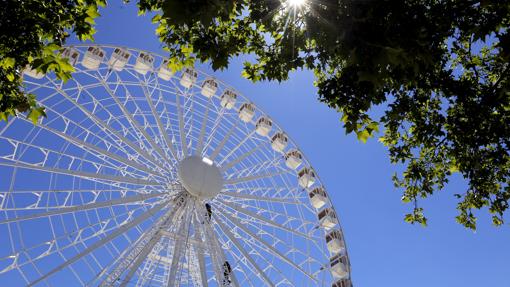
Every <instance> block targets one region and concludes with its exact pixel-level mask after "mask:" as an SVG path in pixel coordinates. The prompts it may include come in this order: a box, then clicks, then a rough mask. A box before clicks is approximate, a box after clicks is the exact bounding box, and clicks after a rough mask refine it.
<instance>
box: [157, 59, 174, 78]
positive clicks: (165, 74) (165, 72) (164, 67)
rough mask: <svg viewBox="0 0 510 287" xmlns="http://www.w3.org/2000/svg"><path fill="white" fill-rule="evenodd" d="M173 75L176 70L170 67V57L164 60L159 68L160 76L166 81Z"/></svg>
mask: <svg viewBox="0 0 510 287" xmlns="http://www.w3.org/2000/svg"><path fill="white" fill-rule="evenodd" d="M173 75H174V71H172V69H170V68H169V67H168V59H165V60H163V62H161V65H160V66H159V68H158V77H159V78H160V79H163V80H165V81H170V79H171V78H172V76H173Z"/></svg>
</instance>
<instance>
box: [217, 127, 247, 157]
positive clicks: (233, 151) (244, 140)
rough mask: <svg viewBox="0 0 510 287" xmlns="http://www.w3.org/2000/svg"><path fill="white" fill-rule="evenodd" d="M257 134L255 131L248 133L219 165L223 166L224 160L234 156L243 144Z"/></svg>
mask: <svg viewBox="0 0 510 287" xmlns="http://www.w3.org/2000/svg"><path fill="white" fill-rule="evenodd" d="M254 134H255V131H254V130H253V131H251V132H250V133H248V134H247V135H246V136H245V137H244V138H243V139H242V140H241V141H240V142H239V143H238V144H237V145H236V146H235V147H234V148H232V149H231V150H230V151H229V152H228V154H227V155H225V156H224V157H223V158H222V159H221V160H220V161H219V162H218V165H219V166H221V165H222V164H223V162H225V161H226V160H227V159H228V158H229V157H230V156H232V155H233V154H234V153H235V152H236V151H237V150H238V149H239V148H240V147H242V146H243V144H244V143H245V142H246V141H247V140H249V139H251V138H252V136H253V135H254Z"/></svg>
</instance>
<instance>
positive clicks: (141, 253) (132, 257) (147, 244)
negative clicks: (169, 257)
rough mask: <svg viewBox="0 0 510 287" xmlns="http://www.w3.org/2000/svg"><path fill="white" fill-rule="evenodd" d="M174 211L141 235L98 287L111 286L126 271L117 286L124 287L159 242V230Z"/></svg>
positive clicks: (171, 216) (169, 220) (170, 218)
mask: <svg viewBox="0 0 510 287" xmlns="http://www.w3.org/2000/svg"><path fill="white" fill-rule="evenodd" d="M176 211H177V210H176V209H175V208H173V209H171V210H170V211H168V212H167V214H166V215H164V216H162V218H160V219H159V222H158V223H156V224H154V225H153V226H152V227H151V229H149V230H148V231H146V232H145V233H144V234H142V236H140V238H139V240H138V241H137V242H136V243H135V244H134V246H133V247H132V248H131V250H130V251H129V252H128V253H127V254H125V256H123V257H121V261H120V262H119V263H118V265H117V266H116V267H115V269H114V270H113V271H111V272H109V273H108V276H107V277H106V278H105V280H104V281H103V282H102V283H101V284H100V285H99V286H100V287H107V286H113V284H114V282H115V281H116V280H118V279H120V276H122V274H123V273H124V272H125V271H126V270H127V274H126V276H125V277H124V279H122V281H121V283H120V285H119V286H120V287H124V286H126V285H127V284H128V283H129V282H130V280H131V278H132V277H133V276H134V275H135V272H136V271H137V270H138V268H139V267H140V265H141V264H142V262H143V261H144V260H145V259H146V258H147V256H148V255H149V253H151V251H152V250H153V248H154V246H155V245H156V244H157V243H158V242H159V241H160V239H161V237H162V234H161V229H162V228H164V227H165V226H166V225H168V224H170V223H171V222H172V219H173V216H174V214H175V212H176Z"/></svg>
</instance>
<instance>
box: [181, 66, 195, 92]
mask: <svg viewBox="0 0 510 287" xmlns="http://www.w3.org/2000/svg"><path fill="white" fill-rule="evenodd" d="M197 78H198V73H197V71H195V70H194V69H190V68H185V69H184V71H183V73H182V76H181V81H180V83H181V86H183V87H185V88H187V89H189V88H191V86H192V85H193V84H195V82H196V81H197Z"/></svg>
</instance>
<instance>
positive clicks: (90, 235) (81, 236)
mask: <svg viewBox="0 0 510 287" xmlns="http://www.w3.org/2000/svg"><path fill="white" fill-rule="evenodd" d="M140 209H141V208H135V209H132V210H131V211H130V212H134V211H138V210H140ZM126 215H128V216H129V212H126V213H120V214H117V215H115V216H113V217H112V218H110V219H108V220H106V221H103V222H98V223H95V224H89V225H87V226H84V227H82V228H80V229H76V230H73V231H70V232H66V233H63V234H61V235H59V236H57V237H55V238H54V239H53V240H52V241H49V242H44V243H39V244H35V245H33V246H31V247H26V248H24V249H23V250H21V251H19V252H17V253H14V254H11V255H9V256H7V257H6V258H16V265H17V267H23V266H25V265H27V264H33V262H35V261H37V260H40V259H43V258H45V257H48V256H51V255H54V254H57V253H59V254H61V253H62V252H64V251H65V250H67V249H69V248H72V247H75V246H78V245H85V246H86V242H88V241H90V240H93V239H95V238H98V236H101V235H103V234H106V233H107V232H110V231H112V230H114V229H116V228H117V226H112V227H107V226H108V225H109V223H110V222H112V221H114V220H116V219H117V218H120V217H123V216H126ZM72 237H74V239H73V240H72V241H68V239H69V238H72ZM58 242H60V243H59V244H57V243H58ZM68 242H70V243H68ZM65 243H67V245H66V244H65ZM43 246H47V248H46V250H45V251H44V252H40V254H39V255H37V257H35V258H31V256H30V253H31V252H33V251H35V250H38V249H41V248H42V247H43ZM22 254H26V256H22ZM6 258H0V260H5V259H6ZM20 258H25V261H21V259H20ZM12 268H14V266H12ZM9 270H10V269H4V270H0V274H2V273H5V272H7V271H9Z"/></svg>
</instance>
